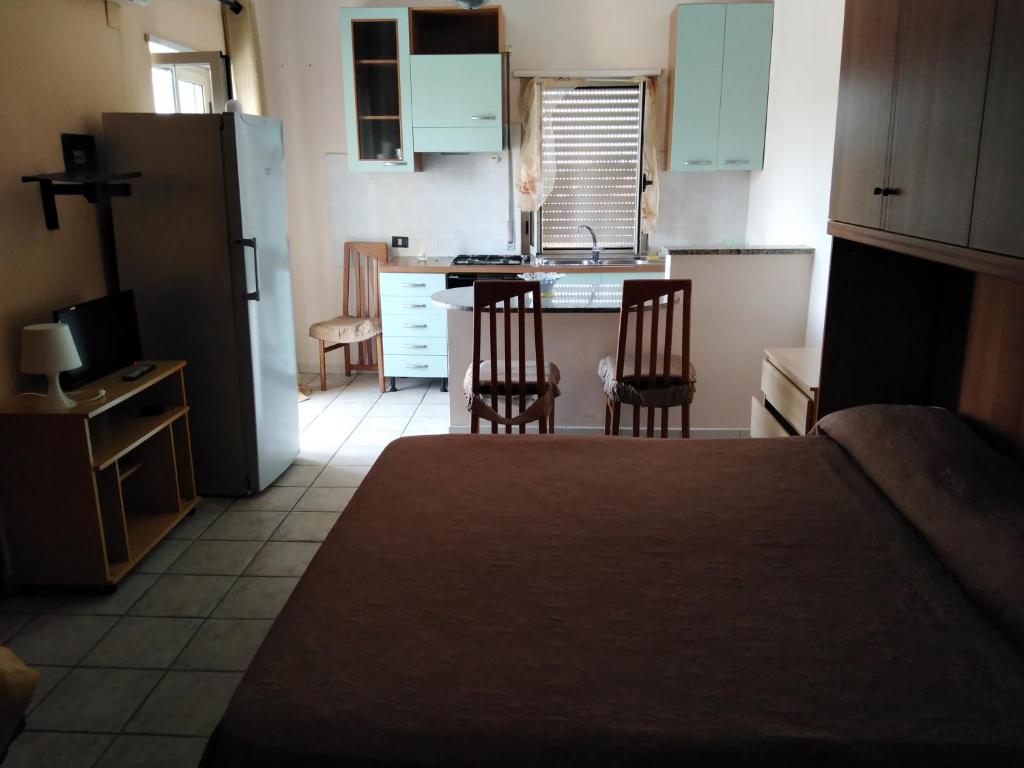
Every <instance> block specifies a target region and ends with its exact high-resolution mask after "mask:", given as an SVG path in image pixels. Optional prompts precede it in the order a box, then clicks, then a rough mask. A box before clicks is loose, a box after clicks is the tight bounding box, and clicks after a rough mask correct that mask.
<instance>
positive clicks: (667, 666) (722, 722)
mask: <svg viewBox="0 0 1024 768" xmlns="http://www.w3.org/2000/svg"><path fill="white" fill-rule="evenodd" d="M439 490H440V491H441V492H438V491H439ZM433 494H436V495H433ZM1022 761H1024V655H1022V654H1021V653H1020V652H1019V651H1018V650H1016V649H1015V648H1014V647H1013V646H1012V645H1011V644H1010V643H1009V641H1008V640H1007V639H1006V638H1005V637H1004V636H1003V635H1001V634H1000V633H999V631H998V630H997V629H995V628H994V627H993V626H992V625H990V624H989V623H988V622H987V621H986V620H985V619H984V618H983V616H982V614H981V612H980V611H979V610H978V609H977V608H976V607H975V606H974V605H973V604H972V603H971V602H970V601H969V600H968V598H967V597H966V596H965V594H964V592H963V591H962V589H961V588H960V586H959V585H958V583H957V581H956V580H955V578H954V577H953V576H952V575H951V574H950V573H949V572H948V571H947V570H945V568H944V566H943V565H942V564H941V563H940V561H939V560H938V559H937V558H936V557H935V556H934V555H933V554H932V553H931V551H930V550H929V549H928V547H927V545H926V544H925V543H924V541H923V540H922V539H921V537H920V536H919V534H918V533H917V532H916V531H915V530H914V529H913V528H911V527H910V526H909V524H907V523H906V522H905V521H904V520H903V519H902V518H901V517H900V515H899V513H898V512H896V511H895V510H894V509H893V508H892V507H891V506H890V505H889V503H888V502H887V501H886V500H885V499H884V498H883V497H882V496H881V495H880V494H879V492H878V491H877V490H876V489H875V488H874V486H873V485H871V483H870V482H869V481H868V480H867V479H866V478H865V477H864V476H863V474H862V473H861V471H860V470H859V469H858V468H857V466H856V465H855V464H854V463H853V462H852V460H851V459H850V458H849V457H848V456H847V455H846V454H845V453H844V452H843V451H842V449H841V448H839V447H838V446H837V445H836V444H835V443H833V442H832V441H831V440H830V439H829V438H827V437H823V436H822V437H807V438H790V439H783V440H744V441H707V442H705V441H678V440H674V441H649V442H648V441H633V440H630V439H625V438H623V439H614V440H608V439H602V438H594V439H591V438H567V437H553V436H539V437H529V436H526V437H511V438H507V437H499V438H494V437H490V436H443V437H423V438H408V439H404V440H400V441H398V442H396V443H393V444H392V445H391V446H390V447H389V448H388V449H387V450H386V451H385V453H384V454H383V456H382V457H381V458H380V459H379V461H378V462H377V464H376V466H375V467H374V468H373V470H372V471H371V472H370V474H369V475H368V477H367V479H366V480H365V481H364V483H363V485H362V487H361V488H360V489H359V491H358V493H357V494H356V496H355V498H354V499H353V501H352V503H351V504H350V505H349V507H348V509H347V510H346V512H345V513H344V515H342V517H341V520H340V521H339V523H338V525H337V526H336V527H335V528H334V530H333V531H332V533H331V534H330V536H329V537H328V539H327V541H326V542H325V543H324V544H323V546H322V548H321V549H320V551H319V553H318V554H317V556H316V558H315V559H314V561H313V563H312V564H311V565H310V568H309V570H308V572H307V573H306V575H305V576H304V577H303V579H302V581H301V582H300V584H299V586H298V588H297V589H296V590H295V592H294V594H293V595H292V597H291V599H290V600H289V602H288V604H287V606H286V607H285V609H284V611H283V613H282V614H281V617H280V618H279V620H278V621H277V623H276V624H275V625H274V627H273V628H272V629H271V631H270V634H269V635H268V637H267V639H266V641H265V642H264V644H263V647H262V648H261V649H260V651H259V654H258V655H257V657H256V659H255V661H254V662H253V664H252V666H251V668H250V669H249V671H248V672H247V673H246V675H245V678H244V680H243V681H242V684H241V686H240V688H239V689H238V691H237V693H236V695H235V697H234V699H233V701H232V703H231V705H230V707H229V709H228V712H227V714H226V715H225V717H224V719H223V721H222V723H221V725H220V726H219V728H218V730H217V732H216V734H215V735H214V737H213V739H212V740H211V742H210V745H209V748H208V751H207V755H206V764H207V765H210V766H218V767H222V768H223V767H227V766H246V767H247V768H253V767H259V766H275V767H277V766H285V765H302V766H328V765H329V766H369V765H374V766H427V765H433V766H464V765H477V766H513V765H515V766H535V765H580V766H612V765H646V766H651V765H666V766H667V765H672V766H687V767H688V768H689V767H692V766H701V765H715V766H721V765H765V764H779V763H785V764H787V765H790V766H798V765H799V766H803V765H807V766H810V765H814V766H838V765H865V766H866V765H872V766H877V765H901V766H929V767H930V768H931V767H933V766H940V765H941V766H945V765H986V766H987V765H1005V764H1009V763H1014V764H1021V762H1022Z"/></svg>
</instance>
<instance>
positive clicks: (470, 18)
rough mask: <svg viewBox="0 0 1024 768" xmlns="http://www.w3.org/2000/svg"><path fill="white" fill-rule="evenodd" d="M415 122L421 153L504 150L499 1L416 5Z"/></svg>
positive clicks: (416, 142)
mask: <svg viewBox="0 0 1024 768" xmlns="http://www.w3.org/2000/svg"><path fill="white" fill-rule="evenodd" d="M409 16H410V23H411V25H412V124H413V143H414V146H415V149H416V151H417V152H500V151H501V150H502V147H503V141H502V125H503V122H504V119H503V116H504V111H503V102H504V99H503V94H504V88H503V84H504V77H503V66H502V56H501V46H502V15H501V8H500V6H485V7H483V8H479V9H477V10H475V11H464V10H460V9H458V8H423V9H421V8H413V9H411V10H410V12H409Z"/></svg>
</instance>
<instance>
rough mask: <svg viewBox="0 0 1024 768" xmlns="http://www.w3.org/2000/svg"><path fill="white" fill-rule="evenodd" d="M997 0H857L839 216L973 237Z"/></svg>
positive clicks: (837, 190) (835, 211)
mask: <svg viewBox="0 0 1024 768" xmlns="http://www.w3.org/2000/svg"><path fill="white" fill-rule="evenodd" d="M995 3H996V0H972V2H970V3H964V2H962V0H847V4H846V21H845V27H844V32H843V37H844V40H843V65H842V70H841V73H840V90H839V110H838V117H837V125H836V145H835V147H836V148H835V159H834V166H833V179H832V201H831V210H830V216H831V218H833V219H835V220H837V221H842V222H847V223H851V224H858V225H861V226H866V227H874V228H880V229H884V230H887V231H890V232H895V233H898V234H903V235H910V236H913V237H920V238H924V239H928V240H937V241H940V242H944V243H951V244H954V245H967V243H968V235H969V232H970V226H971V208H972V204H973V200H974V186H975V172H976V168H977V163H978V147H979V142H980V139H981V128H982V115H983V111H984V109H985V88H986V81H987V78H988V66H989V52H990V44H991V39H992V31H993V20H994V16H995ZM1014 101H1016V100H1014Z"/></svg>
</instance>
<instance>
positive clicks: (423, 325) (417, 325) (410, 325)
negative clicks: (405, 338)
mask: <svg viewBox="0 0 1024 768" xmlns="http://www.w3.org/2000/svg"><path fill="white" fill-rule="evenodd" d="M402 327H403V328H426V327H427V324H426V323H403V324H402Z"/></svg>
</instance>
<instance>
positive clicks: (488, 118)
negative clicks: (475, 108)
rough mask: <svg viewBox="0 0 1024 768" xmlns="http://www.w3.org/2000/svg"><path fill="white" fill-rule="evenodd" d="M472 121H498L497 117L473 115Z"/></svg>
mask: <svg viewBox="0 0 1024 768" xmlns="http://www.w3.org/2000/svg"><path fill="white" fill-rule="evenodd" d="M469 119H470V120H497V119H498V118H497V116H496V115H471V116H470V118H469Z"/></svg>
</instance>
